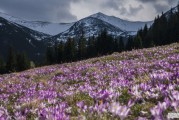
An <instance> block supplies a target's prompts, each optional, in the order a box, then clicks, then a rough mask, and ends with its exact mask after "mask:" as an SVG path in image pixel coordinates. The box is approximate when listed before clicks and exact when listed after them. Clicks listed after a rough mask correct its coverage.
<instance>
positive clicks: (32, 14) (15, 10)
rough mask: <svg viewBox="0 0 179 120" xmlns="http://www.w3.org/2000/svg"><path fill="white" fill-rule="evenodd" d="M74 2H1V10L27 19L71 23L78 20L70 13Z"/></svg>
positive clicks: (16, 0) (4, 0)
mask: <svg viewBox="0 0 179 120" xmlns="http://www.w3.org/2000/svg"><path fill="white" fill-rule="evenodd" d="M73 1H74V0H0V8H1V9H2V10H3V11H4V12H6V13H9V14H12V15H14V16H20V17H22V18H25V19H31V20H46V21H53V22H69V21H75V20H76V19H77V17H76V16H74V15H72V14H71V13H70V4H71V2H73ZM77 1H78V0H77Z"/></svg>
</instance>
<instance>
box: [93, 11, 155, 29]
mask: <svg viewBox="0 0 179 120" xmlns="http://www.w3.org/2000/svg"><path fill="white" fill-rule="evenodd" d="M90 17H93V18H97V19H100V20H102V21H105V22H108V23H110V24H111V25H114V26H116V27H118V28H120V29H122V30H123V31H127V32H137V31H138V30H139V29H140V28H143V27H144V25H145V24H147V25H148V26H150V25H151V24H152V23H153V21H148V22H141V21H135V22H134V21H128V20H123V19H120V18H118V17H115V16H108V15H105V14H103V13H100V12H99V13H96V14H93V15H91V16H90Z"/></svg>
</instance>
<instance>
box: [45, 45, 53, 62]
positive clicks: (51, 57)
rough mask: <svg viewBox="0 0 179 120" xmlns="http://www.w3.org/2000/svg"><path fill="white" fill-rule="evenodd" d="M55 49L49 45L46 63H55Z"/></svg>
mask: <svg viewBox="0 0 179 120" xmlns="http://www.w3.org/2000/svg"><path fill="white" fill-rule="evenodd" d="M54 61H55V57H54V49H53V48H52V47H47V50H46V64H48V65H51V64H54Z"/></svg>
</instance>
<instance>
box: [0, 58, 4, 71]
mask: <svg viewBox="0 0 179 120" xmlns="http://www.w3.org/2000/svg"><path fill="white" fill-rule="evenodd" d="M3 73H5V63H4V60H3V59H2V58H1V57H0V74H3Z"/></svg>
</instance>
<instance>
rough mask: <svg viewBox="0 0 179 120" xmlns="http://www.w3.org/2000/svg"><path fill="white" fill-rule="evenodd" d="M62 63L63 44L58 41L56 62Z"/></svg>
mask: <svg viewBox="0 0 179 120" xmlns="http://www.w3.org/2000/svg"><path fill="white" fill-rule="evenodd" d="M63 61H64V43H63V41H60V43H59V45H58V57H57V62H58V63H62V62H63Z"/></svg>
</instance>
